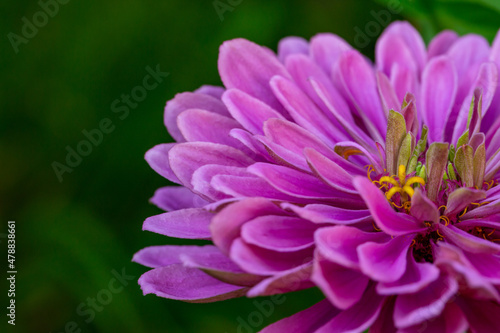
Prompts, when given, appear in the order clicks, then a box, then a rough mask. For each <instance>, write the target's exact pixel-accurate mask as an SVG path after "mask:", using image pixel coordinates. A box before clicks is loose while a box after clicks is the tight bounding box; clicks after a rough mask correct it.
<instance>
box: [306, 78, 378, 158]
mask: <svg viewBox="0 0 500 333" xmlns="http://www.w3.org/2000/svg"><path fill="white" fill-rule="evenodd" d="M308 81H309V82H310V83H311V86H312V87H313V89H314V92H315V93H316V95H317V96H318V98H319V99H320V100H321V102H322V103H323V104H324V105H325V107H326V108H327V109H328V110H329V111H330V112H331V113H332V114H333V116H334V117H335V119H336V120H337V121H338V122H339V123H340V124H341V125H342V126H343V128H344V129H345V131H346V132H347V133H348V134H349V135H350V136H351V137H352V139H353V140H354V141H356V142H357V143H359V144H361V145H363V146H364V147H365V148H367V149H370V150H373V146H374V139H373V138H372V137H370V136H369V135H368V134H366V133H365V132H364V131H363V130H361V129H360V128H359V127H358V126H357V125H356V124H355V123H354V120H353V119H352V116H351V114H350V111H349V110H348V109H347V112H346V113H345V115H344V114H343V112H342V111H341V110H342V109H341V107H340V106H338V101H341V100H343V97H341V96H338V97H336V95H338V93H335V94H332V92H331V89H330V90H329V89H328V86H329V84H326V83H323V82H321V81H317V80H316V79H315V77H310V78H308Z"/></svg>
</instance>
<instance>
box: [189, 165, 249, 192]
mask: <svg viewBox="0 0 500 333" xmlns="http://www.w3.org/2000/svg"><path fill="white" fill-rule="evenodd" d="M220 176H226V177H227V176H252V175H250V174H249V173H248V172H247V171H246V169H245V168H239V167H231V166H225V165H217V164H207V165H204V166H202V167H200V168H198V169H196V171H195V172H194V173H193V176H192V177H191V185H192V187H193V191H195V192H196V193H199V194H200V195H201V196H203V197H206V198H208V199H210V201H217V200H223V199H227V198H228V197H229V196H228V195H227V194H226V193H225V192H223V191H220V189H218V188H216V187H215V186H213V183H212V181H213V179H214V177H220Z"/></svg>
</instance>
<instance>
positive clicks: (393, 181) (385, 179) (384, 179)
mask: <svg viewBox="0 0 500 333" xmlns="http://www.w3.org/2000/svg"><path fill="white" fill-rule="evenodd" d="M380 182H381V183H391V184H392V185H394V186H399V183H398V182H397V181H396V179H394V178H392V177H388V176H384V177H381V178H380Z"/></svg>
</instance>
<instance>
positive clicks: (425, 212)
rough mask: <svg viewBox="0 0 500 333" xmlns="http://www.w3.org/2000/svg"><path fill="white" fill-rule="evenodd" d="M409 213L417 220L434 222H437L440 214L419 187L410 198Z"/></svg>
mask: <svg viewBox="0 0 500 333" xmlns="http://www.w3.org/2000/svg"><path fill="white" fill-rule="evenodd" d="M410 213H411V215H413V216H414V217H415V218H416V219H418V220H419V221H432V222H434V223H437V222H438V220H439V216H440V214H439V211H438V209H437V207H436V205H435V204H434V203H433V202H432V201H430V200H429V198H427V197H426V196H425V195H424V194H423V193H422V191H421V190H420V189H419V188H417V189H416V190H415V194H413V197H412V198H411V209H410Z"/></svg>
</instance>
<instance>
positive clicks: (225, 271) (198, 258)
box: [180, 245, 262, 287]
mask: <svg viewBox="0 0 500 333" xmlns="http://www.w3.org/2000/svg"><path fill="white" fill-rule="evenodd" d="M198 249H199V250H198V251H191V252H184V253H181V254H180V260H181V262H182V263H183V264H184V266H185V267H189V268H197V269H200V270H202V271H203V272H205V273H206V274H208V275H210V276H212V277H214V278H216V279H217V280H219V281H222V282H224V283H228V284H232V285H237V286H245V287H246V286H248V287H251V286H253V285H255V284H256V283H259V282H260V281H261V280H262V277H261V276H255V275H252V274H248V273H245V272H244V271H243V270H242V269H241V268H240V267H238V265H236V264H235V263H234V262H233V261H232V260H231V259H229V257H227V256H226V255H225V254H223V253H222V252H221V251H220V250H219V249H218V248H217V247H215V246H210V245H209V246H204V247H198Z"/></svg>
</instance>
